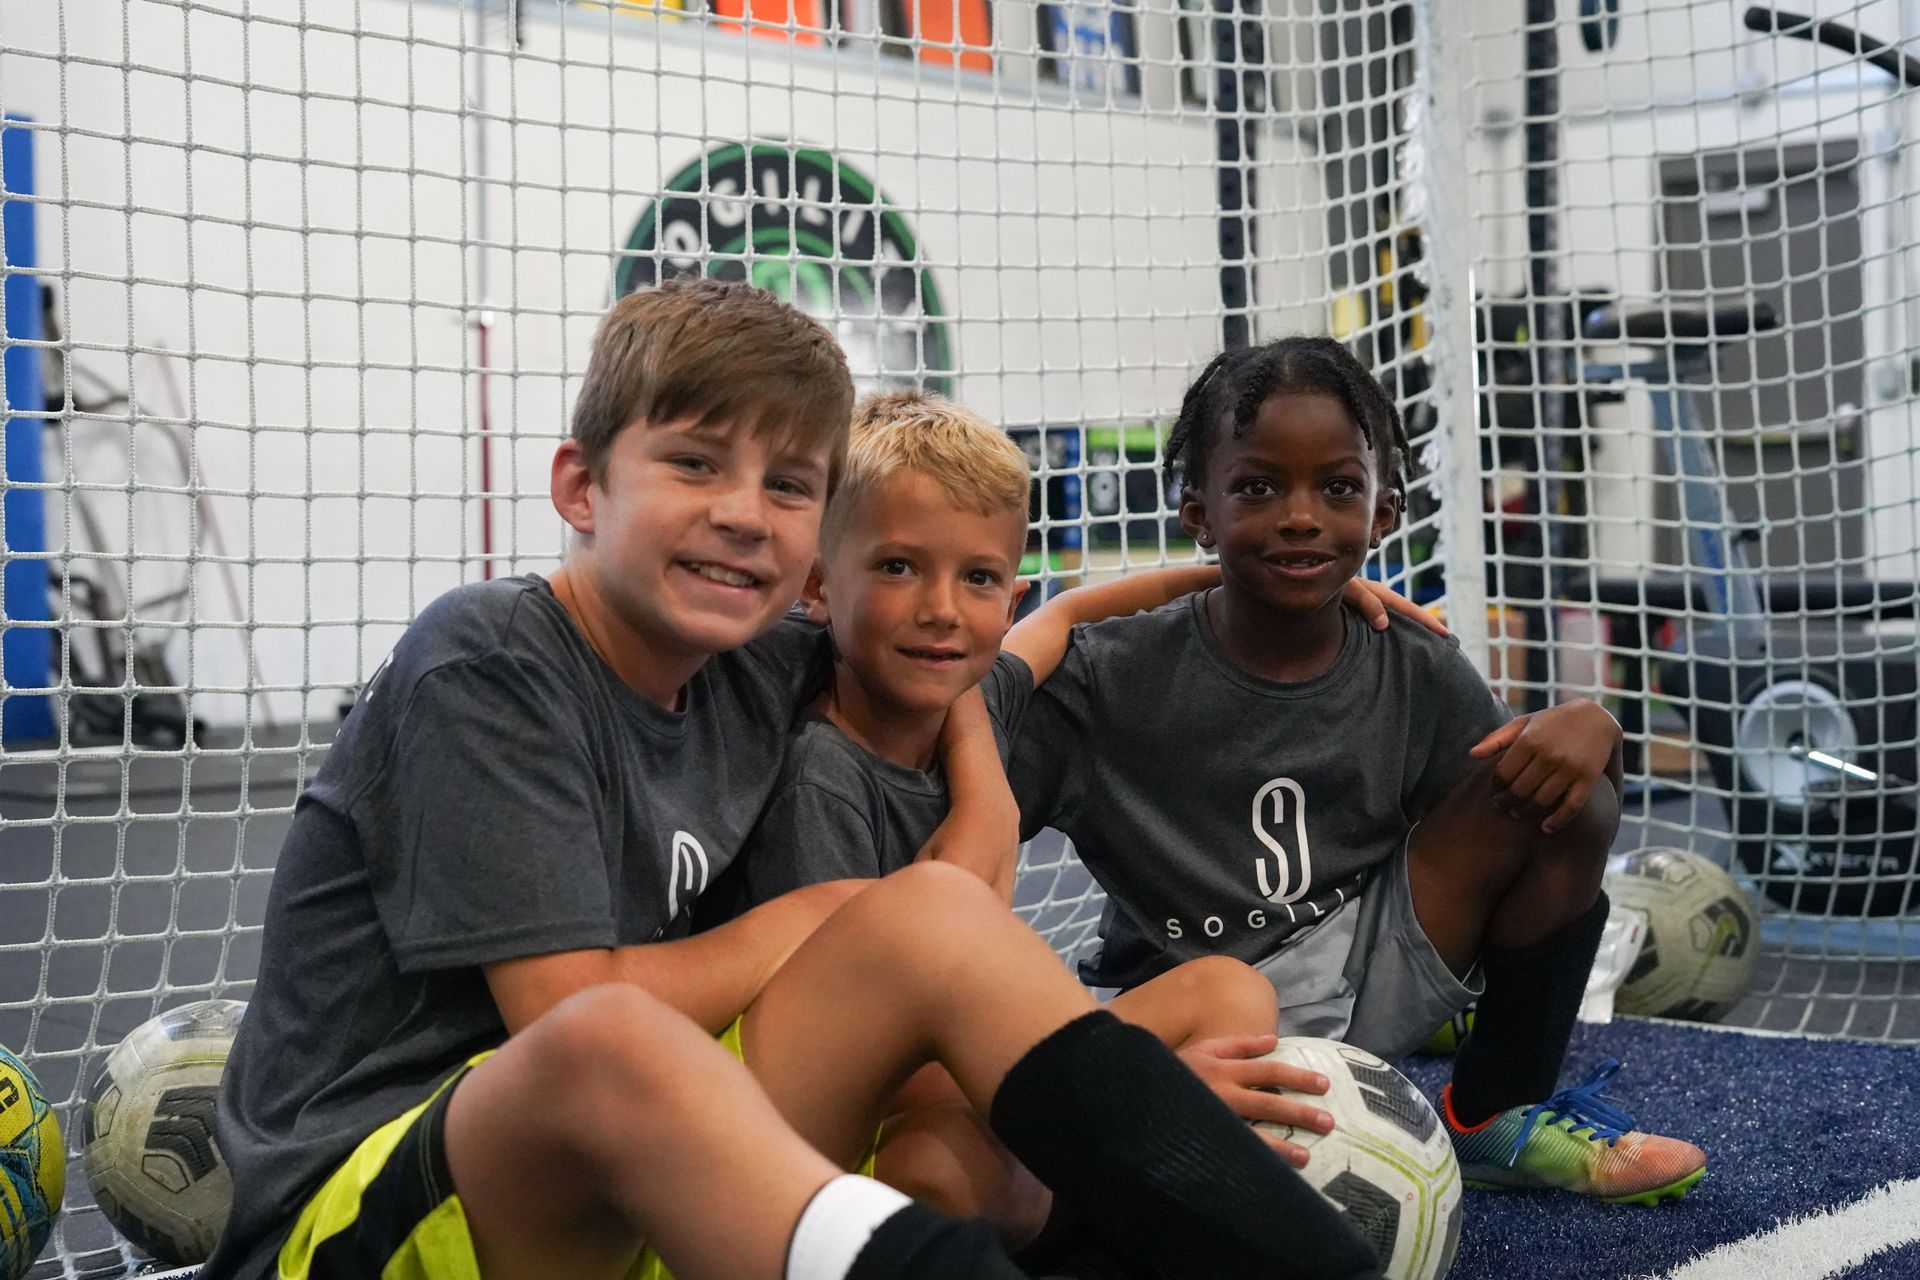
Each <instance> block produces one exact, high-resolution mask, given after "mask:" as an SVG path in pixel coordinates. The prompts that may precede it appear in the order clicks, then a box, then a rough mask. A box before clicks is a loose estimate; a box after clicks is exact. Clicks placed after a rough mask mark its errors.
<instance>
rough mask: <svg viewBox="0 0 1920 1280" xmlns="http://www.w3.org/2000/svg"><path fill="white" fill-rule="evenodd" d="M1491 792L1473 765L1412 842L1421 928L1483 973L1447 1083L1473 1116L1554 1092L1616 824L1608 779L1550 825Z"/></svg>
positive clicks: (1460, 970)
mask: <svg viewBox="0 0 1920 1280" xmlns="http://www.w3.org/2000/svg"><path fill="white" fill-rule="evenodd" d="M1492 796H1493V789H1492V787H1491V785H1490V783H1489V781H1488V770H1486V769H1481V770H1478V771H1476V772H1475V773H1474V774H1473V775H1472V776H1471V777H1469V778H1467V779H1466V781H1464V782H1462V783H1460V784H1459V785H1458V786H1456V787H1455V788H1454V789H1453V790H1452V791H1451V792H1450V793H1448V795H1447V797H1446V798H1445V799H1444V800H1443V801H1441V803H1440V804H1439V805H1437V806H1436V807H1435V808H1434V810H1433V811H1432V812H1431V813H1429V814H1428V816H1427V820H1426V821H1424V822H1422V823H1421V824H1420V826H1419V827H1418V828H1417V829H1416V830H1415V831H1414V833H1413V839H1412V842H1411V844H1410V845H1409V847H1408V877H1409V880H1410V882H1411V884H1412V888H1413V902H1414V912H1415V914H1416V915H1417V916H1418V917H1419V920H1420V925H1421V928H1422V929H1424V930H1425V931H1426V934H1427V937H1428V938H1429V939H1431V940H1432V942H1433V944H1434V947H1435V948H1436V949H1437V950H1438V951H1439V953H1440V955H1441V957H1442V959H1444V960H1445V961H1446V963H1447V966H1448V967H1449V968H1450V969H1452V970H1453V972H1454V973H1455V974H1456V975H1460V976H1464V975H1465V974H1466V973H1467V972H1468V970H1469V969H1470V968H1471V967H1472V966H1473V964H1474V963H1475V962H1476V961H1479V962H1480V963H1481V965H1482V971H1483V974H1484V976H1485V979H1486V992H1485V994H1484V995H1482V997H1481V999H1480V1003H1479V1012H1478V1014H1477V1015H1476V1017H1475V1020H1474V1025H1473V1030H1472V1031H1471V1032H1470V1033H1469V1034H1468V1036H1467V1038H1466V1041H1465V1043H1463V1044H1462V1045H1461V1046H1460V1051H1459V1053H1458V1055H1457V1056H1456V1057H1455V1059H1454V1073H1453V1084H1452V1089H1451V1093H1450V1099H1451V1101H1450V1106H1451V1107H1452V1108H1454V1114H1456V1115H1457V1116H1458V1117H1459V1118H1460V1119H1461V1121H1462V1122H1463V1123H1465V1124H1469V1125H1471V1124H1476V1123H1478V1122H1479V1121H1481V1120H1483V1119H1485V1118H1487V1117H1489V1116H1492V1115H1494V1114H1495V1113H1497V1112H1500V1111H1504V1110H1506V1109H1507V1108H1509V1107H1514V1106H1522V1105H1528V1104H1531V1103H1535V1102H1540V1101H1543V1100H1545V1098H1546V1097H1547V1096H1548V1095H1549V1094H1551V1093H1552V1092H1553V1090H1554V1088H1555V1086H1556V1084H1557V1082H1558V1080H1559V1077H1560V1072H1561V1068H1562V1067H1563V1066H1564V1065H1565V1060H1566V1053H1567V1044H1568V1042H1569V1040H1570V1039H1571V1038H1572V1035H1573V1024H1574V1020H1575V1018H1576V1016H1577V1014H1578V1012H1579V1007H1580V998H1581V994H1582V992H1583V991H1584V989H1585V985H1586V975H1587V972H1588V970H1589V969H1591V968H1592V966H1593V955H1594V948H1595V947H1596V946H1598V944H1599V939H1600V927H1601V925H1602V924H1603V923H1604V919H1603V917H1604V910H1603V908H1602V907H1601V904H1600V878H1601V874H1602V872H1603V871H1604V870H1605V868H1606V857H1607V849H1608V847H1609V846H1610V845H1611V844H1612V842H1613V836H1614V833H1615V831H1617V830H1618V828H1619V824H1620V809H1619V801H1618V799H1617V798H1616V797H1615V795H1614V791H1613V787H1612V786H1611V785H1610V784H1609V783H1608V782H1607V781H1606V780H1605V779H1602V780H1601V781H1600V782H1599V783H1597V784H1596V785H1595V787H1594V791H1593V796H1592V798H1591V799H1590V800H1589V801H1588V802H1587V806H1586V808H1585V809H1584V810H1583V811H1582V812H1581V813H1580V815H1579V816H1578V817H1577V818H1575V819H1574V821H1573V822H1571V823H1569V824H1568V825H1567V826H1566V827H1564V828H1562V829H1561V830H1560V831H1558V832H1557V833H1555V834H1553V835H1546V834H1544V833H1542V832H1541V830H1540V828H1539V825H1538V821H1537V819H1536V820H1533V821H1524V820H1520V819H1516V818H1514V817H1511V816H1509V815H1507V814H1505V813H1502V812H1501V811H1500V810H1498V809H1496V808H1495V807H1494V805H1493V803H1492Z"/></svg>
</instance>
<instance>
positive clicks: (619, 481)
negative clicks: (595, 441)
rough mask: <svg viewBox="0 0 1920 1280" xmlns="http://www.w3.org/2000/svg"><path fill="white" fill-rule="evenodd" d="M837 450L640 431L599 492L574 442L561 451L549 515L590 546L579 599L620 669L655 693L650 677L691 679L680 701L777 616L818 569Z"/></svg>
mask: <svg viewBox="0 0 1920 1280" xmlns="http://www.w3.org/2000/svg"><path fill="white" fill-rule="evenodd" d="M832 451H833V447H832V442H831V441H817V442H812V443H806V442H801V441H798V440H783V439H782V438H780V437H779V436H777V435H768V434H766V433H764V432H758V431H748V430H745V429H741V428H735V427H727V426H723V425H712V424H709V425H700V424H694V423H678V424H669V425H665V426H653V425H650V424H647V423H635V424H633V425H632V426H629V427H628V428H626V429H625V430H623V431H622V432H621V433H620V434H619V436H618V437H617V438H616V439H615V440H614V442H613V444H612V445H611V447H610V448H609V450H608V453H607V457H606V466H605V472H604V475H603V476H602V478H601V479H599V480H595V479H594V478H593V477H592V475H591V473H590V471H589V469H588V467H587V464H586V461H585V458H584V456H583V455H582V453H581V451H580V448H579V446H578V444H577V442H575V441H571V440H569V441H566V442H564V443H563V444H562V445H561V447H560V450H559V452H558V453H557V454H556V455H555V458H554V468H553V498H554V505H555V506H556V507H557V508H559V510H560V513H561V515H562V516H564V517H565V518H566V520H567V522H568V523H569V524H571V525H572V526H573V527H574V529H575V530H576V531H578V532H579V533H580V534H581V535H582V539H581V541H580V543H579V544H578V545H577V546H576V548H575V550H574V553H573V554H572V555H570V556H569V557H568V561H567V565H566V568H565V572H566V574H567V575H568V577H569V580H570V581H571V583H572V584H573V589H572V590H571V592H570V594H571V595H572V596H573V597H574V598H576V599H579V600H581V602H582V603H581V604H580V606H579V607H578V608H577V609H575V613H576V617H577V618H578V620H579V621H580V622H581V625H582V627H583V628H584V629H585V631H586V633H587V635H588V637H589V639H590V640H592V641H593V642H594V644H595V647H596V648H598V649H599V650H600V651H601V654H602V656H603V657H605V658H606V659H607V661H608V662H609V663H610V664H611V665H612V666H613V667H614V669H615V670H616V671H618V672H619V673H620V674H621V675H622V676H623V677H625V678H626V679H627V680H628V682H629V683H632V684H635V685H636V687H640V688H642V689H643V691H646V692H650V693H651V692H655V691H654V690H652V689H651V688H650V685H651V684H653V683H655V681H653V680H651V679H649V678H648V676H649V674H650V673H651V674H662V675H664V674H667V673H672V672H683V673H684V674H681V675H679V678H678V679H675V680H673V681H672V682H671V683H672V688H673V689H677V688H678V687H679V684H680V683H681V682H683V681H684V679H685V676H686V675H690V674H691V668H697V667H698V665H699V663H700V662H701V661H703V660H705V659H706V658H707V657H709V656H711V655H712V654H715V653H719V652H722V651H724V650H727V649H732V648H735V647H737V646H739V645H742V644H744V643H746V642H747V641H748V640H751V639H752V638H753V637H755V636H757V635H759V634H760V633H761V632H763V631H765V630H766V629H767V628H769V627H770V626H772V625H773V624H774V622H775V621H777V620H778V619H779V618H780V616H781V615H782V614H783V613H784V612H785V611H786V610H787V608H788V607H789V606H791V605H792V603H793V602H794V601H795V600H796V599H798V598H799V595H800V590H801V587H802V585H803V584H804V582H805V581H806V576H807V569H808V567H809V566H810V565H811V564H812V562H813V556H814V551H815V544H816V541H817V538H818V535H819V531H820V515H821V512H822V510H823V509H824V506H825V503H826V497H827V483H828V469H829V465H830V461H831V457H832ZM689 664H691V666H689ZM636 676H638V677H639V678H636ZM656 696H657V693H656Z"/></svg>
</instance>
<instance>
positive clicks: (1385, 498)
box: [1368, 488, 1407, 547]
mask: <svg viewBox="0 0 1920 1280" xmlns="http://www.w3.org/2000/svg"><path fill="white" fill-rule="evenodd" d="M1406 506H1407V496H1406V495H1405V494H1404V493H1402V492H1400V490H1398V489H1394V488H1385V489H1382V490H1380V496H1379V498H1378V499H1377V500H1376V501H1375V502H1374V504H1373V540H1372V541H1371V542H1370V543H1369V544H1368V545H1370V546H1375V547H1377V546H1379V545H1380V541H1381V539H1383V538H1385V537H1386V536H1387V535H1388V534H1389V533H1392V532H1393V526H1395V525H1396V524H1399V523H1400V513H1401V512H1402V511H1404V510H1405V509H1406Z"/></svg>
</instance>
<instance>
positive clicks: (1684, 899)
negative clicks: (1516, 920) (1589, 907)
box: [1606, 849, 1760, 1022]
mask: <svg viewBox="0 0 1920 1280" xmlns="http://www.w3.org/2000/svg"><path fill="white" fill-rule="evenodd" d="M1606 887H1607V896H1608V897H1610V898H1612V899H1613V901H1614V902H1615V903H1617V904H1619V905H1620V906H1623V907H1631V908H1633V909H1635V910H1637V911H1640V912H1643V913H1645V915H1646V917H1647V935H1646V940H1645V941H1644V942H1643V943H1642V944H1641V946H1640V958H1639V959H1637V960H1635V961H1634V964H1633V968H1632V969H1631V970H1629V971H1628V973H1627V981H1626V985H1624V986H1622V987H1621V988H1620V995H1619V997H1618V1003H1619V1006H1620V1009H1621V1011H1622V1012H1625V1013H1641V1014H1651V1015H1653V1016H1655V1017H1665V1018H1686V1019H1690V1020H1693V1021H1697V1022H1711V1021H1713V1020H1715V1019H1717V1018H1722V1017H1725V1016H1726V1014H1727V1012H1728V1011H1729V1010H1730V1009H1732V1008H1733V1006H1735V1005H1737V1004H1739V1003H1740V999H1741V997H1742V996H1744V995H1746V993H1747V984H1748V983H1750V982H1751V981H1752V980H1753V962H1754V960H1755V959H1757V958H1758V956H1759V951H1760V936H1759V930H1758V928H1757V927H1756V925H1755V922H1754V913H1753V906H1752V904H1750V903H1749V902H1748V901H1747V895H1746V894H1744V893H1742V892H1741V891H1740V886H1739V885H1737V884H1735V883H1734V882H1733V877H1732V876H1730V875H1728V874H1727V873H1726V872H1725V871H1724V870H1722V869H1721V868H1720V867H1719V866H1718V865H1717V864H1715V863H1713V862H1711V861H1709V860H1708V859H1706V858H1703V857H1701V856H1700V855H1699V854H1697V853H1692V852H1690V851H1688V850H1686V849H1636V850H1635V851H1634V852H1632V853H1629V854H1627V855H1626V856H1625V857H1623V858H1621V859H1619V860H1618V861H1617V862H1616V863H1614V864H1613V865H1612V867H1611V869H1610V870H1609V872H1608V874H1607V877H1606Z"/></svg>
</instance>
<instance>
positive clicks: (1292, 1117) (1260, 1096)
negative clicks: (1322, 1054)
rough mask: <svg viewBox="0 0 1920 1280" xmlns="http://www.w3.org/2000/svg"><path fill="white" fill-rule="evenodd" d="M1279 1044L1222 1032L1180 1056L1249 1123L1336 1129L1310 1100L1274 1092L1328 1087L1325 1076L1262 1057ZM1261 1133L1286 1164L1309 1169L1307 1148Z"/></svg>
mask: <svg viewBox="0 0 1920 1280" xmlns="http://www.w3.org/2000/svg"><path fill="white" fill-rule="evenodd" d="M1276 1042H1277V1041H1276V1037H1274V1036H1221V1037H1219V1038H1217V1039H1213V1040H1202V1041H1200V1042H1199V1043H1198V1044H1193V1045H1189V1046H1187V1047H1186V1048H1185V1049H1182V1050H1181V1051H1180V1060H1181V1061H1182V1062H1185V1063H1186V1064H1187V1066H1188V1067H1189V1068H1191V1069H1192V1071H1193V1073H1194V1074H1195V1075H1197V1076H1199V1077H1200V1078H1201V1079H1202V1080H1204V1081H1206V1084H1207V1087H1208V1088H1209V1089H1212V1090H1213V1091H1214V1093H1215V1094H1216V1095H1218V1096H1219V1098H1220V1100H1221V1101H1222V1102H1224V1103H1226V1104H1227V1105H1228V1106H1230V1107H1232V1108H1233V1111H1234V1114H1235V1115H1237V1116H1239V1117H1240V1118H1241V1119H1243V1120H1246V1121H1247V1122H1248V1123H1252V1122H1254V1121H1257V1120H1267V1121H1271V1122H1272V1123H1274V1124H1284V1125H1291V1126H1293V1127H1294V1128H1298V1129H1312V1130H1313V1131H1314V1132H1315V1133H1332V1132H1333V1117H1332V1116H1331V1115H1329V1114H1327V1113H1326V1112H1325V1111H1322V1110H1321V1109H1320V1108H1319V1107H1316V1106H1314V1105H1312V1104H1311V1103H1307V1102H1302V1101H1300V1100H1299V1099H1298V1098H1289V1097H1286V1096H1285V1095H1283V1094H1279V1093H1274V1092H1272V1090H1275V1089H1288V1090H1291V1091H1292V1092H1294V1093H1316V1094H1317V1093H1325V1092H1326V1091H1327V1078H1326V1077H1325V1076H1323V1075H1321V1074H1320V1073H1319V1072H1317V1071H1309V1070H1307V1069H1306V1068H1305V1067H1296V1066H1294V1065H1293V1064H1292V1063H1290V1062H1276V1061H1274V1060H1272V1059H1270V1058H1265V1057H1263V1056H1262V1055H1263V1054H1268V1053H1271V1052H1273V1046H1274V1044H1275V1043H1276ZM1260 1136H1261V1137H1262V1138H1265V1139H1266V1140H1267V1145H1268V1146H1270V1147H1272V1148H1273V1149H1274V1150H1275V1151H1277V1152H1278V1153H1279V1154H1280V1158H1281V1159H1283V1160H1285V1161H1286V1162H1287V1163H1288V1164H1290V1165H1292V1166H1294V1167H1295V1168H1296V1169H1300V1168H1305V1167H1306V1163H1307V1149H1306V1148H1305V1147H1303V1146H1301V1145H1300V1144H1299V1143H1297V1142H1288V1141H1287V1140H1286V1139H1284V1138H1282V1137H1280V1136H1279V1135H1278V1134H1275V1133H1270V1132H1268V1131H1266V1130H1261V1131H1260Z"/></svg>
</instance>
